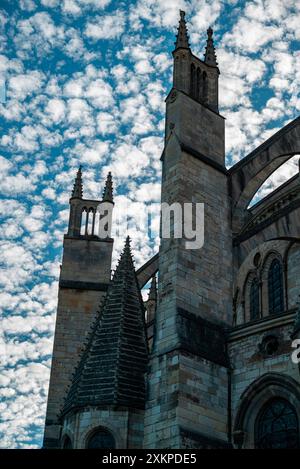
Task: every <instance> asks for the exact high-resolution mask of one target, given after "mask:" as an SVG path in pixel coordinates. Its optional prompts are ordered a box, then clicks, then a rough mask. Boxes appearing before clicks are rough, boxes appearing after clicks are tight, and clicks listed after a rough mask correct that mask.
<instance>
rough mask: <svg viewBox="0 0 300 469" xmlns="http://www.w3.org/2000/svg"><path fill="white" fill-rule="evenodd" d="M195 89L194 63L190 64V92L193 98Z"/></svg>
mask: <svg viewBox="0 0 300 469" xmlns="http://www.w3.org/2000/svg"><path fill="white" fill-rule="evenodd" d="M195 91H196V68H195V65H194V64H192V65H191V91H190V94H191V96H192V97H193V98H194V97H195Z"/></svg>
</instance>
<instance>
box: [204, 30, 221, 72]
mask: <svg viewBox="0 0 300 469" xmlns="http://www.w3.org/2000/svg"><path fill="white" fill-rule="evenodd" d="M204 62H205V63H206V64H207V65H211V66H212V67H217V66H218V62H217V56H216V51H215V47H214V40H213V29H212V28H211V27H209V28H208V30H207V42H206V48H205V54H204Z"/></svg>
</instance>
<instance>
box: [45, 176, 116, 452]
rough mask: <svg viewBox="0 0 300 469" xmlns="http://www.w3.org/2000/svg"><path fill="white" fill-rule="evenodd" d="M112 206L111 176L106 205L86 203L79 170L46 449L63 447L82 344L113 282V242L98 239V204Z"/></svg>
mask: <svg viewBox="0 0 300 469" xmlns="http://www.w3.org/2000/svg"><path fill="white" fill-rule="evenodd" d="M102 203H105V204H107V203H109V204H111V205H113V196H112V181H111V175H110V174H109V175H108V178H107V181H106V185H105V189H104V193H103V198H102V200H88V199H84V198H83V185H82V171H81V167H80V168H79V170H78V172H77V176H76V180H75V184H74V188H73V191H72V196H71V198H70V216H69V227H68V232H67V234H66V235H65V236H64V245H63V260H62V265H61V272H60V278H59V293H58V307H57V318H56V328H55V338H54V347H53V358H52V367H51V376H50V384H49V394H48V405H47V414H46V423H45V434H44V443H43V446H44V447H45V448H57V447H60V437H61V425H60V424H59V421H58V416H59V414H60V412H61V409H62V406H63V403H64V398H65V396H66V392H67V389H68V386H69V385H70V380H71V375H72V373H73V371H74V368H75V365H76V363H77V361H78V356H79V353H80V351H81V349H82V345H83V342H84V341H85V339H86V336H87V333H88V331H89V328H90V325H91V323H92V321H93V319H94V317H95V314H96V311H97V310H98V308H99V303H100V301H101V300H102V298H103V296H104V295H105V293H106V291H107V288H108V284H109V282H110V278H111V257H112V249H113V239H111V238H110V237H106V238H103V239H101V238H99V236H98V235H97V225H98V222H99V220H98V218H99V213H98V207H99V204H100V205H101V204H102Z"/></svg>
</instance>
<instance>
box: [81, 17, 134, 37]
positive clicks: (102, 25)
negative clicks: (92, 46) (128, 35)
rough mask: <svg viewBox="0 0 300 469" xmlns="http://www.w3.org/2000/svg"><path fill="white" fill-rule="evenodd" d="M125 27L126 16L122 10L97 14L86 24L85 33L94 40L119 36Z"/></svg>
mask: <svg viewBox="0 0 300 469" xmlns="http://www.w3.org/2000/svg"><path fill="white" fill-rule="evenodd" d="M124 29H125V16H124V12H123V11H121V10H118V11H116V12H115V13H114V14H111V15H104V16H96V17H95V18H94V19H93V21H89V22H87V24H86V28H85V32H84V34H85V35H86V36H87V37H88V38H91V39H93V40H99V39H115V38H118V37H119V36H120V35H121V34H122V33H123V31H124Z"/></svg>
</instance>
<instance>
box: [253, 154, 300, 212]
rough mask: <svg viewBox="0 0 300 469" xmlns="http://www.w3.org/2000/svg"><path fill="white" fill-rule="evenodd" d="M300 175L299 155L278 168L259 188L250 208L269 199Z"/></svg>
mask: <svg viewBox="0 0 300 469" xmlns="http://www.w3.org/2000/svg"><path fill="white" fill-rule="evenodd" d="M298 173H299V155H295V156H293V157H291V158H290V159H289V160H288V161H286V162H285V163H283V164H282V165H281V166H280V167H279V168H277V169H276V170H275V171H274V172H273V173H272V174H271V176H269V177H268V178H267V179H266V180H265V181H264V182H263V184H262V185H261V186H260V187H259V189H258V190H257V192H256V193H255V195H254V196H253V197H252V199H251V201H250V203H249V208H250V207H252V206H253V205H255V204H257V203H258V202H260V201H261V200H263V199H264V198H265V197H267V196H268V195H269V194H270V193H272V192H273V191H274V190H276V189H278V188H279V187H281V186H283V185H284V184H285V183H287V182H288V181H289V180H290V179H291V178H293V177H294V176H295V175H296V174H298Z"/></svg>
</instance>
